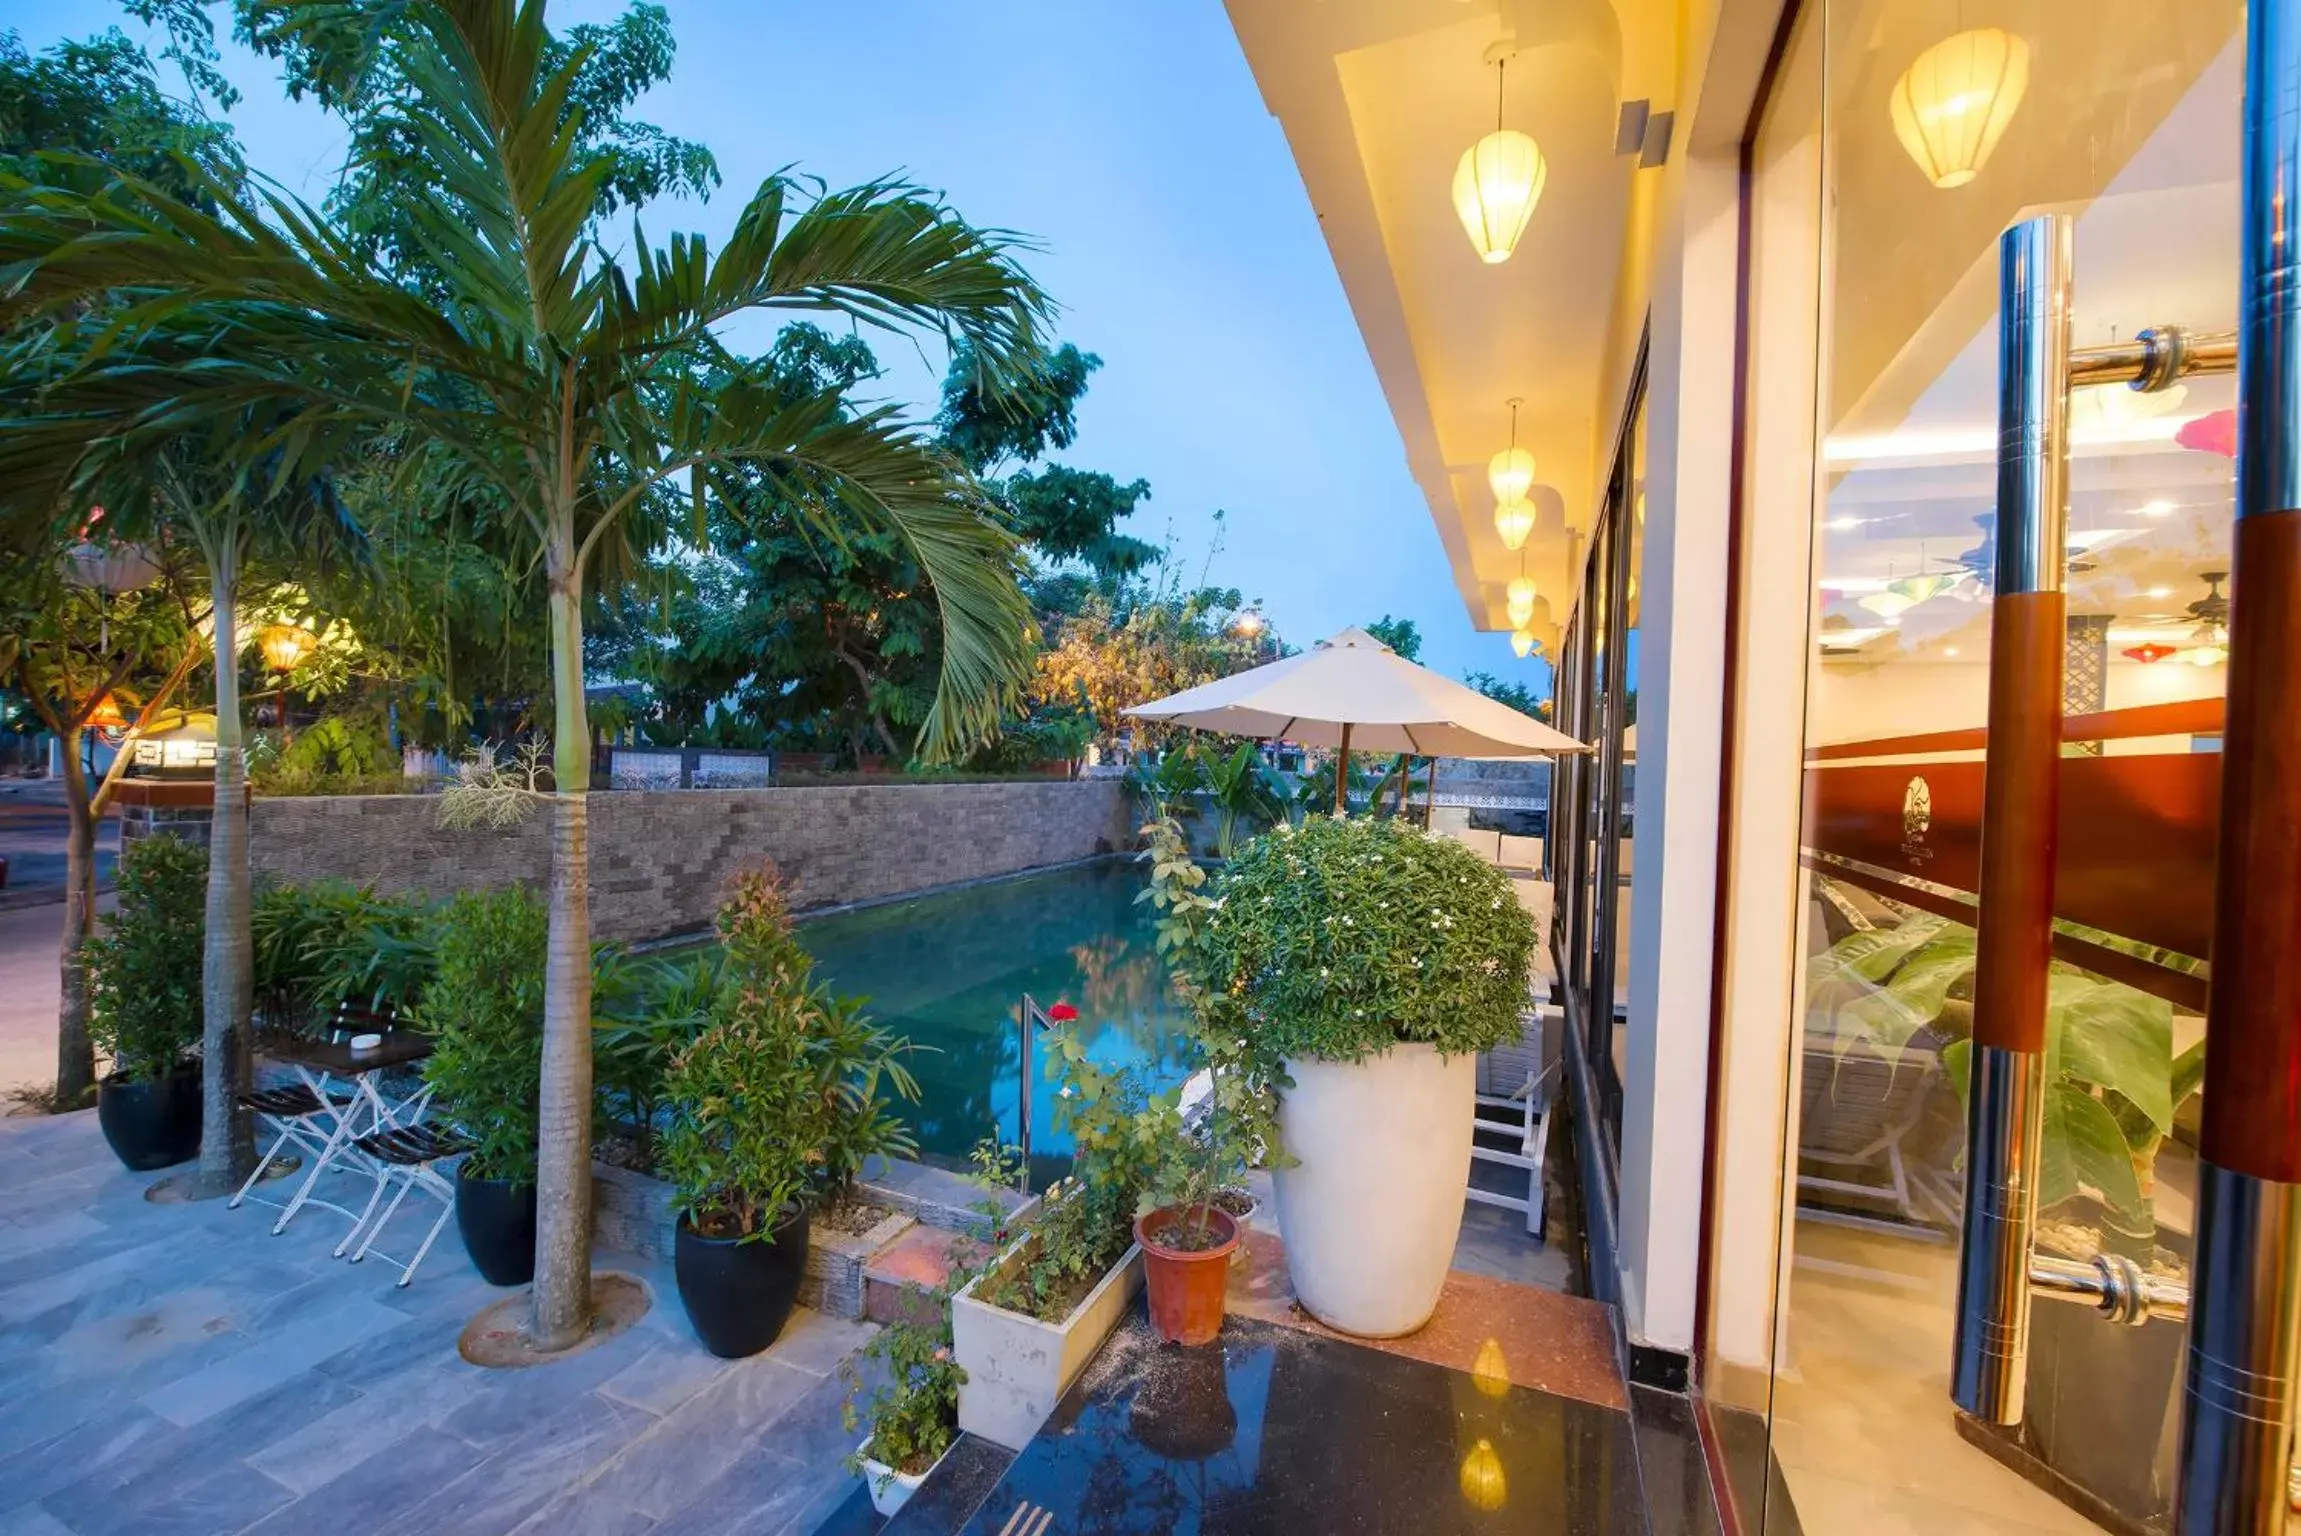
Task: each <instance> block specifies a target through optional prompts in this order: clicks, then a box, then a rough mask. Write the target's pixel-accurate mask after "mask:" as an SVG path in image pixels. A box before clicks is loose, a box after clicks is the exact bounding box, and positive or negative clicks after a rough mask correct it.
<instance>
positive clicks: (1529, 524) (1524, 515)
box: [1494, 501, 1534, 550]
mask: <svg viewBox="0 0 2301 1536" xmlns="http://www.w3.org/2000/svg"><path fill="white" fill-rule="evenodd" d="M1494 531H1495V532H1496V533H1498V534H1500V535H1501V536H1502V547H1503V548H1504V549H1513V550H1515V549H1523V548H1525V547H1526V538H1527V535H1529V534H1531V533H1532V532H1533V531H1534V503H1532V502H1530V501H1506V502H1504V503H1502V505H1500V506H1498V507H1496V508H1495V509H1494Z"/></svg>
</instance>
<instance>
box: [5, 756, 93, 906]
mask: <svg viewBox="0 0 2301 1536" xmlns="http://www.w3.org/2000/svg"><path fill="white" fill-rule="evenodd" d="M70 825H71V819H70V818H69V817H68V816H67V815H66V814H65V812H64V785H63V782H62V781H61V780H57V779H0V857H5V858H6V859H7V860H8V884H7V886H6V887H5V888H0V905H7V906H14V905H17V904H19V903H21V902H24V901H27V900H31V901H40V900H59V901H60V900H62V899H63V891H64V834H65V832H66V830H67V829H68V828H69V827H70ZM119 849H120V823H119V819H118V818H117V817H112V816H107V817H105V818H104V824H103V825H102V826H101V827H99V828H98V829H97V832H96V879H97V882H98V884H107V883H109V882H110V880H111V875H112V860H113V858H114V856H115V855H116V854H118V852H119Z"/></svg>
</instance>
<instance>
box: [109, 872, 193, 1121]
mask: <svg viewBox="0 0 2301 1536" xmlns="http://www.w3.org/2000/svg"><path fill="white" fill-rule="evenodd" d="M207 874H208V857H207V854H206V852H205V851H203V850H202V849H201V848H200V847H198V846H197V845H196V844H193V843H187V842H184V841H182V840H181V839H178V838H174V837H166V836H161V837H145V838H139V839H137V840H136V841H135V842H133V843H130V844H129V845H128V849H127V851H126V852H125V853H123V854H121V856H120V881H119V883H120V905H119V908H118V910H117V911H115V912H114V913H113V914H112V916H111V917H110V918H109V919H108V920H107V921H106V923H105V925H104V932H103V933H102V934H101V935H99V936H98V937H96V938H93V939H91V940H89V941H88V946H87V955H88V969H89V975H90V978H91V981H92V986H91V987H90V992H91V999H90V1001H91V1005H92V1006H91V1009H90V1022H91V1032H92V1033H93V1035H94V1036H95V1039H96V1043H97V1044H98V1045H100V1046H101V1047H103V1050H104V1054H105V1055H106V1056H107V1057H109V1058H110V1059H111V1066H112V1070H113V1072H114V1073H116V1074H117V1075H118V1076H119V1077H121V1078H123V1079H125V1080H127V1081H130V1082H147V1083H148V1082H156V1081H158V1080H159V1079H161V1078H164V1077H168V1076H170V1075H172V1074H174V1073H175V1072H177V1071H179V1070H181V1069H182V1068H183V1066H184V1065H185V1063H187V1062H188V1061H190V1060H192V1059H193V1055H194V1052H195V1051H196V1050H197V1049H198V1047H199V1043H200V1029H199V1018H200V1014H199V998H200V923H201V900H202V898H201V892H202V889H203V888H204V887H205V885H206V884H207Z"/></svg>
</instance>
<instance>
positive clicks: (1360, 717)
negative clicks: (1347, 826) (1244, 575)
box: [1126, 628, 1590, 814]
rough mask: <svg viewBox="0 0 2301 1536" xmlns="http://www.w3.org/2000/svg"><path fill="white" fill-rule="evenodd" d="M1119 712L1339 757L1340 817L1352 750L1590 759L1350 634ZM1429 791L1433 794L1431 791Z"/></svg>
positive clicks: (1472, 692) (1570, 742)
mask: <svg viewBox="0 0 2301 1536" xmlns="http://www.w3.org/2000/svg"><path fill="white" fill-rule="evenodd" d="M1126 713H1127V714H1130V715H1133V716H1135V717H1137V718H1138V719H1143V720H1157V721H1161V722H1163V723H1165V724H1168V725H1184V726H1189V727H1190V728H1191V729H1193V730H1200V731H1217V732H1220V733H1222V734H1223V735H1226V736H1257V737H1262V738H1264V739H1283V740H1286V741H1292V742H1299V743H1300V744H1302V745H1303V746H1306V747H1333V748H1335V749H1336V750H1337V751H1338V752H1339V753H1340V754H1341V761H1340V762H1339V763H1338V764H1337V765H1336V770H1335V775H1334V801H1335V811H1336V813H1337V814H1340V813H1341V812H1342V811H1343V809H1344V801H1343V797H1344V794H1345V789H1344V785H1345V784H1346V783H1347V782H1348V779H1349V772H1350V752H1351V749H1352V748H1353V747H1357V748H1359V749H1360V750H1362V751H1368V752H1411V753H1413V754H1414V755H1416V756H1418V757H1432V758H1436V757H1555V756H1557V755H1558V754H1559V753H1562V752H1587V751H1589V750H1590V749H1589V748H1588V747H1586V746H1584V745H1583V744H1582V743H1581V742H1578V741H1576V740H1575V739H1574V738H1573V737H1571V736H1568V735H1567V734H1566V733H1565V732H1563V731H1557V730H1553V729H1551V728H1550V727H1549V726H1547V725H1544V724H1543V723H1542V722H1541V721H1539V720H1537V719H1535V718H1534V717H1533V716H1532V715H1523V714H1520V713H1519V712H1518V711H1517V710H1515V709H1512V708H1511V707H1510V706H1509V705H1507V704H1502V703H1497V702H1496V701H1495V700H1493V699H1490V698H1488V697H1486V695H1484V694H1483V693H1480V692H1479V691H1478V690H1477V689H1475V688H1471V687H1468V686H1466V685H1464V684H1462V683H1458V682H1456V681H1455V680H1454V679H1452V678H1450V677H1442V676H1440V675H1439V674H1438V673H1436V672H1433V671H1431V670H1430V669H1429V668H1427V667H1418V666H1416V665H1415V664H1414V663H1413V662H1411V661H1408V660H1406V659H1405V658H1404V657H1402V656H1400V655H1398V654H1397V653H1396V652H1394V651H1393V650H1391V648H1390V647H1389V646H1387V645H1384V644H1383V643H1382V642H1381V641H1379V640H1377V639H1375V638H1374V637H1373V636H1372V635H1370V634H1368V633H1367V632H1366V631H1365V630H1363V629H1356V628H1353V629H1346V630H1344V631H1343V632H1342V633H1340V634H1338V635H1336V636H1334V637H1333V638H1332V639H1330V640H1321V641H1319V642H1318V643H1317V644H1316V645H1314V646H1312V647H1311V648H1310V649H1309V650H1307V651H1304V652H1302V653H1300V654H1299V655H1294V656H1289V657H1287V658H1285V659H1284V660H1282V661H1274V662H1271V663H1269V664H1268V665H1267V666H1260V667H1256V668H1254V669H1253V670H1251V671H1247V672H1239V673H1234V674H1233V675H1232V676H1229V677H1225V678H1218V679H1216V680H1215V681H1214V682H1211V683H1201V684H1200V685H1199V686H1198V687H1196V688H1186V689H1184V690H1183V691H1182V692H1181V693H1177V694H1173V695H1170V696H1169V697H1167V698H1163V699H1157V700H1153V701H1152V702H1150V703H1148V704H1137V705H1135V706H1134V707H1133V708H1132V709H1129V710H1127V711H1126ZM1433 778H1435V774H1433ZM1431 792H1432V794H1433V795H1435V794H1436V792H1437V785H1436V784H1435V783H1433V784H1432V786H1431Z"/></svg>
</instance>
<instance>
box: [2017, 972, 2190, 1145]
mask: <svg viewBox="0 0 2301 1536" xmlns="http://www.w3.org/2000/svg"><path fill="white" fill-rule="evenodd" d="M2046 1030H2047V1032H2048V1035H2049V1037H2053V1038H2054V1039H2055V1040H2056V1042H2057V1043H2058V1045H2059V1049H2060V1071H2061V1075H2062V1076H2063V1077H2064V1078H2066V1079H2068V1080H2070V1081H2073V1082H2077V1083H2082V1084H2090V1085H2092V1086H2095V1087H2100V1088H2107V1089H2110V1090H2111V1091H2113V1092H2115V1093H2116V1094H2117V1095H2118V1096H2119V1097H2120V1098H2122V1099H2124V1100H2125V1101H2126V1102H2127V1103H2129V1104H2131V1105H2132V1106H2133V1107H2134V1108H2135V1109H2136V1110H2138V1111H2140V1112H2141V1114H2143V1115H2144V1116H2146V1117H2147V1118H2148V1120H2149V1123H2150V1124H2151V1125H2153V1126H2155V1127H2156V1128H2157V1130H2158V1132H2159V1133H2160V1134H2163V1133H2164V1132H2166V1131H2169V1130H2171V1129H2172V1128H2173V1106H2174V1099H2173V1092H2172V1087H2173V1005H2172V1004H2171V1003H2168V1002H2167V1001H2165V999H2163V998H2161V997H2151V996H2150V995H2149V994H2147V993H2145V992H2139V991H2136V990H2135V989H2133V988H2132V987H2127V986H2120V985H2119V984H2117V983H2116V982H2096V981H2091V980H2089V979H2087V978H2084V977H2079V976H2062V975H2056V976H2054V977H2053V978H2052V991H2051V994H2050V1001H2049V1002H2048V1004H2047V1007H2046Z"/></svg>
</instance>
